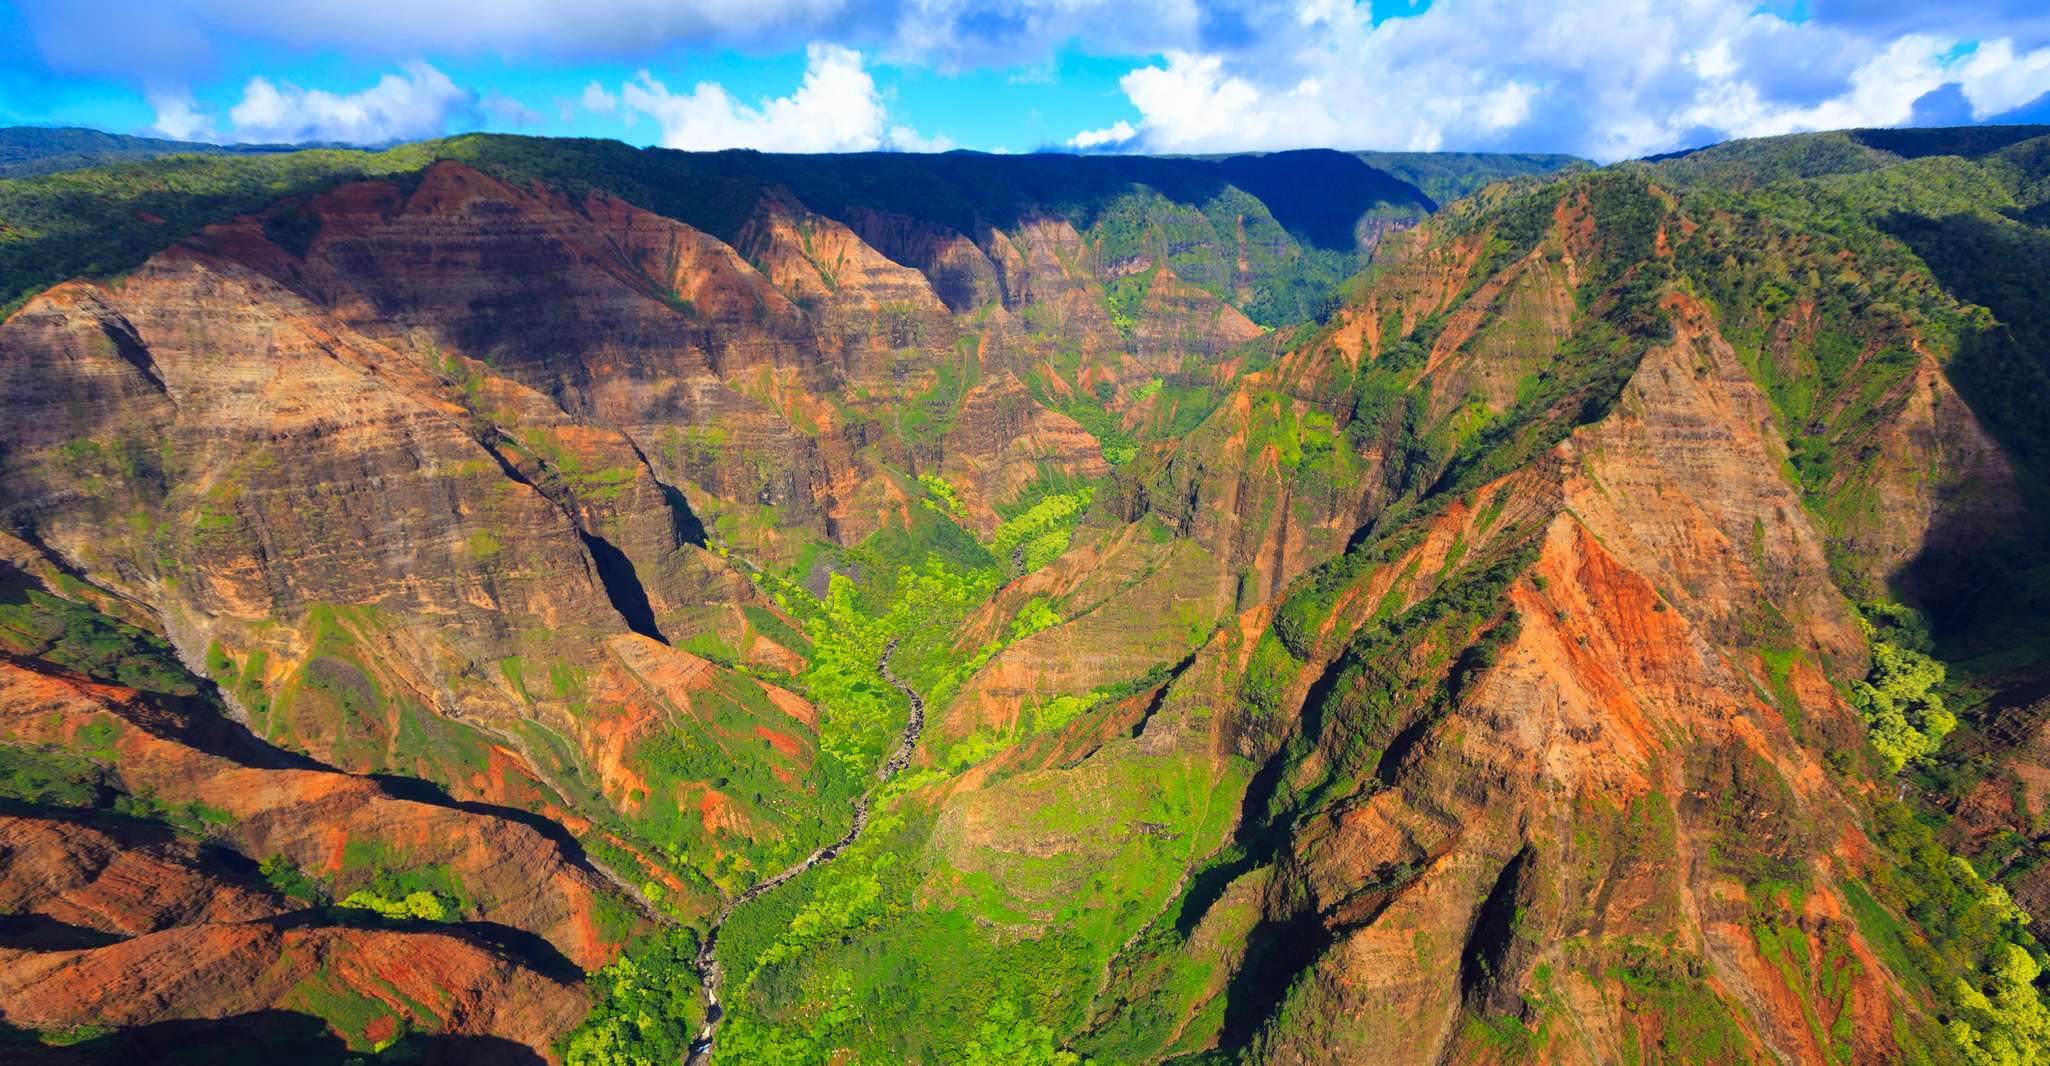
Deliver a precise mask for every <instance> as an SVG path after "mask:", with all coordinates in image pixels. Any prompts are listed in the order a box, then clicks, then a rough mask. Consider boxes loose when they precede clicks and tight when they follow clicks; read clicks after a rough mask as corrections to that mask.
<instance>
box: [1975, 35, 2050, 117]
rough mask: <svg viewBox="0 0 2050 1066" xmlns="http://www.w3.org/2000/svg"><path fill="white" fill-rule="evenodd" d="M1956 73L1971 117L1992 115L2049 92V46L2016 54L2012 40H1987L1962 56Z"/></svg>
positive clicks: (2010, 109)
mask: <svg viewBox="0 0 2050 1066" xmlns="http://www.w3.org/2000/svg"><path fill="white" fill-rule="evenodd" d="M1959 73H1960V74H1961V75H1962V77H1961V78H1960V79H1959V87H1960V88H1962V89H1963V90H1964V93H1965V99H1966V100H1969V101H1970V102H1971V104H1972V117H1973V118H1976V119H1988V118H1992V117H1993V116H1995V115H1998V114H2000V113H2001V112H2004V111H2012V110H2014V109H2015V108H2017V107H2020V106H2022V105H2023V104H2027V103H2029V102H2031V101H2033V100H2034V99H2035V98H2036V97H2038V96H2041V95H2043V94H2044V93H2045V92H2050V46H2045V47H2042V48H2038V49H2036V50H2035V51H2033V52H2030V53H2028V54H2026V55H2019V56H2018V55H2016V54H2015V52H2014V42H2013V41H2010V40H2007V39H2005V38H2003V39H2001V40H1997V41H1987V42H1984V43H1982V44H1980V45H1979V47H1978V48H1976V49H1974V50H1973V51H1972V54H1971V55H1970V56H1969V57H1967V58H1966V59H1965V60H1964V62H1963V63H1962V65H1961V69H1960V71H1959Z"/></svg>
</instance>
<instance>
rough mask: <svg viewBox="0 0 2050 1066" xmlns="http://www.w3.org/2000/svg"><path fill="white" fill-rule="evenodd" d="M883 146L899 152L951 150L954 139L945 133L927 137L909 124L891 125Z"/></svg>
mask: <svg viewBox="0 0 2050 1066" xmlns="http://www.w3.org/2000/svg"><path fill="white" fill-rule="evenodd" d="M883 146H884V147H885V148H889V149H890V150H892V151H897V152H951V151H953V150H954V139H953V138H951V137H949V136H947V135H946V134H944V133H935V134H933V135H932V136H930V137H927V136H925V135H923V134H921V133H919V132H918V131H917V130H915V129H912V128H911V127H909V126H891V127H890V134H889V136H888V137H885V138H884V139H883Z"/></svg>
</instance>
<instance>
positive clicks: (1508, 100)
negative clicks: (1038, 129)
mask: <svg viewBox="0 0 2050 1066" xmlns="http://www.w3.org/2000/svg"><path fill="white" fill-rule="evenodd" d="M1239 17H1240V18H1241V19H1242V21H1243V22H1244V25H1243V27H1242V28H1243V30H1244V32H1242V33H1239V34H1237V35H1236V36H1232V37H1230V39H1229V40H1226V41H1224V42H1223V43H1221V44H1218V45H1216V46H1211V47H1194V48H1192V47H1169V48H1165V49H1162V50H1161V54H1162V55H1163V56H1164V60H1163V61H1161V62H1158V63H1153V64H1148V65H1146V66H1142V67H1139V68H1137V69H1134V70H1132V71H1131V72H1129V73H1127V74H1126V75H1125V76H1124V77H1123V78H1122V79H1121V80H1120V82H1119V86H1120V88H1121V89H1122V90H1123V91H1124V94H1125V96H1126V98H1127V99H1129V100H1130V101H1131V103H1132V105H1133V106H1134V107H1136V108H1137V109H1138V110H1139V113H1140V116H1141V118H1140V121H1139V122H1138V123H1137V124H1136V125H1135V126H1134V127H1132V130H1133V133H1134V134H1135V136H1132V137H1130V138H1119V137H1115V136H1113V134H1115V133H1116V132H1118V131H1117V128H1116V127H1110V128H1108V129H1101V130H1084V131H1082V132H1080V133H1078V134H1076V135H1075V136H1074V137H1073V138H1071V139H1070V140H1069V142H1068V143H1069V144H1070V145H1071V146H1073V147H1076V148H1083V149H1087V148H1097V147H1103V146H1112V145H1117V144H1119V143H1120V142H1122V144H1123V146H1124V147H1126V148H1127V149H1128V150H1143V151H1176V152H1184V151H1232V150H1240V149H1273V148H1291V147H1303V146H1311V145H1325V146H1332V147H1342V148H1349V147H1373V148H1410V149H1420V150H1432V149H1440V148H1444V147H1448V146H1450V147H1459V148H1488V147H1494V148H1523V149H1538V148H1544V149H1550V150H1557V151H1572V152H1578V153H1581V154H1584V155H1589V156H1593V157H1595V158H1598V159H1603V160H1610V159H1617V158H1624V157H1629V156H1635V155H1643V154H1647V153H1651V152H1658V151H1664V150H1667V149H1671V148H1676V147H1681V146H1683V145H1688V144H1698V143H1702V141H1704V140H1711V139H1715V138H1717V137H1728V136H1758V135H1764V134H1771V133H1786V132H1792V131H1796V130H1811V129H1831V128H1841V127H1851V126H1884V125H1897V124H1900V123H1903V122H1906V121H1908V120H1909V119H1910V118H1911V117H1912V116H1913V114H1914V109H1915V104H1916V101H1917V100H1919V99H1920V98H1921V97H1922V96H1924V95H1926V94H1928V93H1930V92H1933V91H1935V90H1938V89H1940V88H1942V87H1944V86H1946V85H1953V84H1955V85H1957V86H1958V87H1959V88H1960V89H1961V90H1962V91H1963V93H1964V96H1965V98H1966V99H1967V100H1968V101H1969V102H1970V104H1971V108H1972V113H1973V115H1974V117H1976V118H1981V119H1984V118H1988V117H1991V116H1994V115H1997V114H2000V113H2002V112H2004V111H2010V110H2013V109H2014V108H2016V107H2019V106H2022V105H2023V104H2026V103H2028V102H2029V101H2031V100H2033V99H2035V98H2036V97H2038V96H2040V95H2042V94H2043V93H2044V92H2045V91H2050V45H2045V46H2043V47H2040V48H2036V49H2035V50H2033V51H2029V50H2025V49H2023V48H2021V47H2019V46H2017V45H2016V44H2015V43H2014V42H2012V41H2010V40H2007V39H2005V38H2002V39H1997V40H1991V41H1987V42H1983V43H1981V44H1979V45H1978V47H1976V48H1968V47H1965V46H1964V45H1963V44H1961V42H1960V41H1959V40H1957V39H1956V38H1954V37H1947V36H1943V35H1940V34H1932V33H1923V32H1906V33H1897V34H1896V35H1893V36H1881V37H1874V36H1869V35H1867V34H1868V33H1869V32H1870V31H1867V30H1864V29H1862V28H1860V27H1856V26H1854V27H1852V28H1844V27H1841V26H1837V25H1832V24H1826V23H1823V22H1820V21H1815V20H1810V21H1805V22H1792V21H1789V20H1786V19H1782V18H1780V17H1778V16H1776V15H1773V14H1769V13H1760V12H1758V11H1757V10H1756V9H1755V5H1754V4H1753V3H1751V2H1750V0H1686V2H1679V3H1674V2H1669V0H1585V2H1580V3H1575V4H1573V5H1566V6H1557V5H1543V4H1531V3H1528V2H1527V0H1438V2H1437V3H1435V4H1433V5H1431V6H1430V7H1429V8H1428V9H1426V10H1424V11H1423V12H1421V13H1419V14H1416V15H1413V16H1408V17H1401V18H1391V19H1386V20H1384V21H1382V22H1381V23H1379V24H1378V25H1376V24H1374V23H1373V21H1372V19H1371V17H1370V15H1369V14H1368V12H1367V11H1366V9H1365V6H1364V5H1358V6H1356V5H1353V4H1351V3H1346V2H1342V0H1305V2H1304V3H1302V4H1301V5H1300V6H1297V7H1295V8H1294V9H1293V10H1288V11H1283V10H1280V9H1272V10H1268V9H1247V10H1246V11H1243V12H1240V13H1239ZM1228 36H1229V35H1228Z"/></svg>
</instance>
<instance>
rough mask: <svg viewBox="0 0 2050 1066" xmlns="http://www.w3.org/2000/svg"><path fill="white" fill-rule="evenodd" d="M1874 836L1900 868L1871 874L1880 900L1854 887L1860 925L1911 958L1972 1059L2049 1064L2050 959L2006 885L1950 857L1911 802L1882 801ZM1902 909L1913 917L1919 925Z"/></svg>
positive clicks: (1982, 1063)
mask: <svg viewBox="0 0 2050 1066" xmlns="http://www.w3.org/2000/svg"><path fill="white" fill-rule="evenodd" d="M1873 821H1874V823H1875V836H1876V837H1877V838H1878V840H1879V841H1880V842H1881V843H1882V844H1884V845H1885V847H1886V848H1887V850H1888V852H1890V853H1891V858H1892V865H1881V866H1878V867H1876V868H1875V869H1874V870H1873V873H1872V880H1871V882H1870V885H1871V894H1870V896H1871V897H1876V901H1875V900H1874V899H1873V898H1862V899H1861V896H1862V895H1863V893H1862V890H1861V891H1859V892H1853V893H1851V898H1852V901H1853V903H1854V905H1857V906H1856V911H1857V914H1858V918H1859V923H1860V925H1861V927H1862V928H1863V929H1864V931H1865V933H1866V935H1868V936H1870V937H1872V938H1873V939H1874V940H1875V941H1876V942H1877V943H1878V944H1879V945H1880V947H1881V948H1882V950H1883V951H1884V952H1885V953H1886V954H1887V955H1888V956H1890V957H1892V958H1896V959H1904V960H1905V961H1906V962H1907V963H1908V966H1907V967H1905V968H1904V969H1905V970H1906V973H1907V974H1910V975H1916V976H1919V978H1920V980H1921V981H1922V982H1923V984H1924V986H1925V987H1926V988H1927V989H1928V990H1929V992H1930V993H1931V994H1933V995H1934V996H1935V998H1936V1001H1937V1002H1938V1003H1939V1004H1941V1005H1942V1007H1943V1010H1942V1014H1943V1016H1944V1017H1945V1018H1946V1019H1947V1021H1946V1024H1945V1026H1944V1031H1945V1033H1946V1034H1947V1035H1948V1036H1949V1037H1950V1039H1951V1041H1952V1043H1953V1044H1955V1046H1956V1048H1957V1050H1958V1051H1959V1052H1960V1053H1961V1054H1962V1055H1963V1057H1964V1059H1965V1061H1967V1062H1969V1063H1972V1064H1973V1066H1996V1064H1997V1066H2014V1064H2023V1063H2032V1062H2040V1061H2042V1060H2041V1057H2040V1056H2041V1055H2042V1052H2043V1049H2044V1048H2046V1047H2050V1007H2046V1005H2045V1003H2044V999H2043V993H2042V990H2041V989H2040V988H2038V987H2037V985H2036V979H2037V977H2038V976H2039V975H2040V974H2041V972H2042V969H2043V963H2044V962H2045V960H2046V959H2050V955H2046V953H2045V952H2044V949H2043V947H2042V946H2041V945H2040V944H2039V943H2038V942H2037V941H2036V938H2035V937H2034V936H2031V935H2030V934H2029V932H2028V931H2027V929H2026V926H2027V925H2028V924H2029V920H2030V919H2029V915H2028V914H2027V913H2025V912H2023V911H2022V910H2021V908H2019V907H2017V906H2016V905H2015V904H2014V901H2013V900H2012V899H2011V898H2010V897H2009V896H2008V894H2007V891H2006V890H2005V889H2003V888H2001V887H2000V886H1999V885H1996V884H1992V883H1991V882H1988V881H1987V880H1985V879H1984V878H1983V877H1981V876H1980V874H1979V871H1978V870H1976V869H1974V868H1973V866H1972V864H1970V863H1968V862H1966V861H1965V860H1964V859H1962V858H1959V857H1957V856H1954V855H1952V854H1950V853H1949V852H1948V851H1947V850H1946V849H1944V848H1943V847H1942V846H1941V845H1940V844H1939V843H1938V842H1937V838H1936V833H1935V832H1934V831H1933V830H1932V829H1931V827H1930V826H1929V825H1928V824H1926V823H1925V822H1924V821H1923V820H1922V819H1920V818H1918V817H1917V816H1916V815H1915V813H1914V812H1913V811H1912V810H1910V809H1909V808H1908V807H1907V806H1906V805H1905V804H1902V803H1896V802H1881V803H1880V804H1879V805H1878V807H1877V810H1876V811H1875V814H1874V819H1873ZM1895 915H1901V916H1905V917H1906V918H1909V919H1911V920H1912V921H1913V923H1914V924H1913V926H1912V927H1910V926H1907V925H1905V924H1904V923H1902V922H1901V921H1900V920H1899V919H1898V918H1896V917H1895Z"/></svg>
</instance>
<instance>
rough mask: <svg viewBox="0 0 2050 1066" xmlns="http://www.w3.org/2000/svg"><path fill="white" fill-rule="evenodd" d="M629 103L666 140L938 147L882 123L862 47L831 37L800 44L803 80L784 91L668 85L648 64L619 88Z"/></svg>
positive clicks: (779, 147) (679, 144) (824, 147)
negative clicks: (755, 99)
mask: <svg viewBox="0 0 2050 1066" xmlns="http://www.w3.org/2000/svg"><path fill="white" fill-rule="evenodd" d="M620 99H621V101H623V102H624V103H625V105H626V106H627V107H628V108H629V109H631V111H630V112H629V114H631V112H632V111H638V112H641V113H643V114H646V115H648V116H650V117H651V118H653V119H654V120H655V122H656V124H657V125H659V126H661V127H662V144H663V146H664V147H668V148H693V149H716V148H758V149H761V150H762V151H765V152H865V151H874V150H876V149H879V148H883V147H886V146H887V147H899V148H904V149H905V150H908V151H937V150H943V149H941V148H937V147H934V146H935V145H939V144H942V143H945V144H946V145H947V146H951V142H945V141H944V139H943V138H936V139H934V140H930V141H928V140H926V139H924V138H922V137H920V136H919V135H918V134H917V132H916V131H914V130H912V129H910V128H909V127H905V126H898V127H895V128H891V127H889V126H888V125H887V122H888V118H889V113H888V109H887V108H886V107H885V106H884V104H883V97H882V94H881V93H880V92H878V91H877V90H876V83H875V79H874V78H872V77H870V76H869V73H868V71H867V70H865V69H863V67H862V58H861V53H859V52H856V51H854V50H853V49H851V48H842V47H840V46H839V45H832V44H813V45H811V46H809V47H807V48H806V49H805V69H804V81H803V83H802V84H800V85H798V87H797V89H796V91H794V92H792V93H791V94H790V95H789V96H782V97H777V98H774V99H765V100H762V101H761V102H760V103H759V104H757V105H755V106H752V107H751V106H748V105H746V104H743V103H740V102H739V101H737V100H735V99H733V97H732V96H731V95H729V94H728V93H727V92H726V90H725V88H724V87H722V86H720V85H719V84H718V83H716V82H709V81H705V82H699V83H698V84H697V85H696V86H695V87H693V88H692V89H691V91H690V92H687V93H673V92H670V91H669V88H668V86H666V85H664V84H662V83H661V82H660V81H657V80H656V79H655V77H654V76H653V75H651V74H649V73H648V72H647V71H645V70H644V71H641V72H640V74H639V76H638V77H636V78H635V79H634V80H633V81H631V82H628V83H627V84H626V85H625V86H624V87H623V88H622V89H621V90H620Z"/></svg>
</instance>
